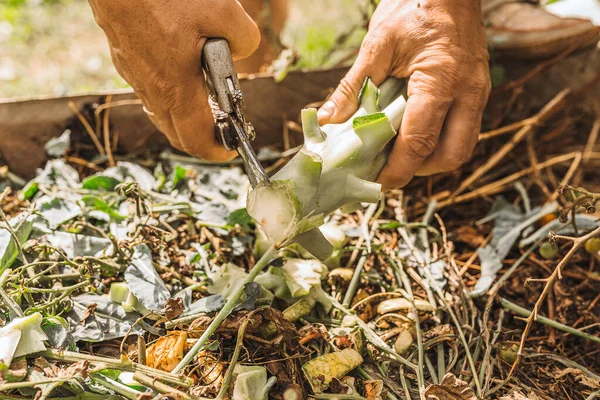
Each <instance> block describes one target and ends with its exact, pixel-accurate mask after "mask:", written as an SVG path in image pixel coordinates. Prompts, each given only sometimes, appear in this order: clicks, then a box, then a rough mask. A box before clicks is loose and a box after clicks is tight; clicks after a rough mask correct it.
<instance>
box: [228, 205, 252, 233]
mask: <svg viewBox="0 0 600 400" xmlns="http://www.w3.org/2000/svg"><path fill="white" fill-rule="evenodd" d="M227 224H228V225H230V226H236V225H239V226H241V227H242V228H243V229H246V230H248V229H250V225H251V224H252V217H251V216H250V215H248V211H247V210H246V209H245V208H240V209H239V210H235V211H234V212H232V213H231V214H229V218H227Z"/></svg>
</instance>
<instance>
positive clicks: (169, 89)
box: [156, 81, 183, 115]
mask: <svg viewBox="0 0 600 400" xmlns="http://www.w3.org/2000/svg"><path fill="white" fill-rule="evenodd" d="M156 91H157V94H158V99H159V101H160V102H161V103H162V107H163V108H164V109H165V110H167V111H169V112H170V113H171V114H174V115H180V114H181V112H182V107H183V104H182V103H181V102H179V101H178V95H177V89H176V88H175V87H174V86H173V85H172V84H170V83H167V82H164V81H158V82H156Z"/></svg>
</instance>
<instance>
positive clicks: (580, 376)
mask: <svg viewBox="0 0 600 400" xmlns="http://www.w3.org/2000/svg"><path fill="white" fill-rule="evenodd" d="M565 375H571V376H573V378H575V380H576V381H577V382H579V383H581V384H582V385H585V386H587V387H589V388H590V389H599V388H600V379H597V378H595V377H593V376H589V375H587V374H586V373H585V372H583V371H582V370H580V369H577V368H565V369H563V370H561V371H559V372H558V373H557V374H555V375H554V378H556V379H560V378H562V377H563V376H565Z"/></svg>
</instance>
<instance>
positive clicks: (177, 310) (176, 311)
mask: <svg viewBox="0 0 600 400" xmlns="http://www.w3.org/2000/svg"><path fill="white" fill-rule="evenodd" d="M183 310H184V307H183V299H182V298H172V299H169V300H167V303H166V304H165V317H167V319H168V320H172V319H175V318H177V317H179V316H180V315H181V313H182V312H183Z"/></svg>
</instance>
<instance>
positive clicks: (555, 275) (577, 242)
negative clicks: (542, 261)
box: [508, 227, 600, 378]
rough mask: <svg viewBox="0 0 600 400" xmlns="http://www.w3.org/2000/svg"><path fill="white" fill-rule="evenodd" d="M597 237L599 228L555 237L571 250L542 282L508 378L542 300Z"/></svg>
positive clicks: (518, 361)
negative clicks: (578, 233)
mask: <svg viewBox="0 0 600 400" xmlns="http://www.w3.org/2000/svg"><path fill="white" fill-rule="evenodd" d="M599 235H600V227H599V228H596V229H594V230H593V231H591V232H590V233H588V234H587V235H585V236H581V237H577V238H574V237H568V236H558V235H557V236H555V239H557V240H569V241H571V242H573V245H572V246H571V248H570V249H569V251H568V252H567V254H566V255H565V256H564V257H563V259H562V260H560V262H559V263H558V264H557V265H556V268H554V271H553V272H552V274H551V275H550V276H549V277H548V278H546V279H544V282H546V284H545V285H544V289H543V290H542V293H541V294H540V296H539V297H538V299H537V301H536V302H535V305H534V306H533V310H532V311H531V315H530V316H529V317H527V319H526V321H527V324H526V325H525V329H524V330H523V335H522V336H521V342H520V344H519V350H518V351H517V359H516V360H515V362H514V363H513V365H512V367H511V369H510V372H509V373H508V378H510V377H512V376H514V374H515V372H516V371H517V368H518V366H519V363H520V362H521V358H522V355H523V348H524V347H525V342H526V341H527V336H528V335H529V331H531V327H532V326H533V321H535V320H536V319H537V315H538V312H539V310H540V308H541V307H542V303H543V302H544V300H545V298H546V296H547V295H548V292H549V291H550V289H551V288H552V285H553V284H554V282H556V281H557V280H558V279H561V278H562V269H563V268H564V267H565V265H566V264H567V262H568V261H569V260H570V259H571V257H573V255H574V254H575V253H577V251H578V250H579V249H580V248H581V247H582V246H583V245H585V242H587V241H588V240H589V239H591V238H594V237H596V236H599ZM529 281H532V280H531V279H529Z"/></svg>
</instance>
